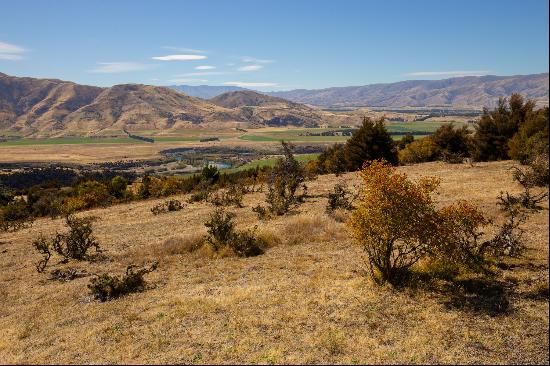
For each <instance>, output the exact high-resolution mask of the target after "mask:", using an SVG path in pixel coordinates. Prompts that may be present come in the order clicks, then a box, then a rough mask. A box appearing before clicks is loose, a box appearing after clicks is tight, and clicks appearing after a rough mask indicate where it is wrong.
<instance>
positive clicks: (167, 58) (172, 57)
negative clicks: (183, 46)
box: [152, 55, 207, 61]
mask: <svg viewBox="0 0 550 366" xmlns="http://www.w3.org/2000/svg"><path fill="white" fill-rule="evenodd" d="M205 58H207V57H206V56H204V55H168V56H155V57H152V59H153V60H158V61H194V60H204V59H205Z"/></svg>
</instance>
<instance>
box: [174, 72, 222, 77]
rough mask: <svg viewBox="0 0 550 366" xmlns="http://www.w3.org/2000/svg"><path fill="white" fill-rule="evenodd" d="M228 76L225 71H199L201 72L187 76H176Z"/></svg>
mask: <svg viewBox="0 0 550 366" xmlns="http://www.w3.org/2000/svg"><path fill="white" fill-rule="evenodd" d="M226 74H228V73H227V72H223V71H199V72H188V73H185V74H178V75H176V76H178V77H179V76H183V77H187V76H207V75H226Z"/></svg>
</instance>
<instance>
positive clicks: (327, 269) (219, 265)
mask: <svg viewBox="0 0 550 366" xmlns="http://www.w3.org/2000/svg"><path fill="white" fill-rule="evenodd" d="M512 165H513V164H512V163H511V162H498V163H483V164H477V165H476V166H475V167H470V166H468V165H466V164H464V165H449V164H444V163H428V164H421V165H416V166H407V167H402V168H399V169H400V170H402V171H405V172H406V173H407V174H409V175H411V176H413V177H417V176H419V175H438V176H440V177H441V178H442V180H443V183H442V186H441V190H440V194H439V195H438V197H437V199H438V202H440V203H441V204H445V203H448V202H451V201H454V200H456V199H469V200H472V201H474V202H475V203H477V204H478V205H479V206H480V207H481V208H482V209H483V210H484V211H485V212H486V213H487V214H488V215H490V216H493V217H498V215H500V214H499V212H498V210H497V208H496V206H495V203H496V196H497V195H498V193H499V192H500V190H508V191H510V192H518V191H519V189H520V187H519V186H518V185H516V184H514V183H513V182H512V178H511V171H509V168H510V167H511V166H512ZM338 180H342V181H345V182H347V183H348V184H353V183H355V184H357V183H359V180H358V177H357V176H356V175H355V174H347V175H344V176H342V177H334V175H327V176H321V177H319V178H318V179H317V180H315V181H313V182H310V183H309V186H310V189H309V192H310V193H311V194H312V195H313V197H312V198H309V199H307V202H306V203H305V204H304V205H303V206H302V207H300V208H299V209H298V211H299V212H296V213H295V214H293V215H290V216H286V217H281V218H276V219H274V220H271V221H267V222H258V221H257V217H256V215H255V213H254V212H252V210H251V208H252V207H253V206H255V205H256V204H257V203H259V202H260V201H261V200H262V199H263V195H262V194H261V193H253V194H249V195H247V196H245V200H244V204H245V207H244V208H240V209H231V210H232V211H234V212H236V213H237V214H238V215H237V227H238V229H245V228H252V227H253V226H254V225H256V224H257V225H258V231H257V232H258V234H259V235H261V236H262V237H263V238H265V239H266V240H267V241H268V242H269V243H270V248H269V249H267V251H266V253H265V254H263V255H261V256H258V257H252V258H238V257H234V256H228V257H219V256H212V255H211V253H208V252H204V251H201V250H198V251H192V250H191V249H192V248H194V246H195V245H196V244H197V243H199V242H200V240H201V237H202V235H204V234H205V233H206V228H205V227H204V226H203V223H204V221H205V220H206V219H207V217H208V215H209V213H210V212H211V211H212V210H213V207H212V206H210V205H207V204H203V203H199V204H189V205H186V207H185V208H184V209H183V210H181V211H177V212H173V213H167V214H164V215H157V216H155V215H153V214H152V213H151V212H150V208H151V207H152V206H153V205H154V204H156V203H158V202H160V201H161V200H149V201H142V202H136V203H130V204H123V205H119V206H114V207H109V208H106V209H96V210H91V211H89V212H85V213H82V215H95V216H98V217H99V218H100V219H99V220H98V221H97V222H96V223H95V232H96V234H97V237H98V239H99V241H100V243H101V245H102V247H103V249H104V250H105V253H104V254H105V257H106V259H104V260H99V261H96V262H93V263H89V262H81V263H78V262H70V263H68V264H57V260H56V259H53V260H51V261H50V266H49V267H48V268H47V271H50V270H52V269H54V268H68V267H73V268H77V269H79V271H81V272H86V273H88V274H91V273H103V272H110V273H116V274H119V273H122V272H123V271H124V269H125V267H126V266H127V265H128V264H130V263H137V264H141V263H149V262H150V261H152V260H160V262H161V264H160V266H159V269H158V270H157V271H156V272H153V273H151V274H149V275H147V277H146V279H147V280H148V282H149V284H150V286H151V288H150V289H148V290H147V291H145V292H143V293H137V294H131V295H128V296H126V297H122V298H120V299H118V300H114V301H110V302H106V303H99V302H97V301H93V300H92V299H91V298H90V296H89V294H88V290H87V288H86V286H87V284H88V282H89V280H90V277H89V276H88V277H82V278H77V279H75V280H73V281H70V282H59V281H54V280H48V274H47V273H42V274H39V273H37V272H36V270H35V263H36V262H37V261H38V259H39V258H40V256H39V255H38V254H37V253H35V252H34V251H33V250H32V249H31V244H30V243H31V240H32V239H33V238H34V237H36V235H37V234H38V233H39V232H43V233H45V234H51V233H53V232H55V230H63V223H62V220H49V219H41V220H38V222H36V223H35V225H34V226H33V227H31V228H28V229H23V230H21V231H19V232H16V233H5V234H1V235H0V252H1V256H0V268H2V271H1V272H0V329H1V330H2V331H1V333H0V334H1V335H0V361H2V362H4V363H199V364H200V363H544V364H548V356H549V353H548V349H549V345H548V342H549V340H548V310H549V307H548V295H547V294H548V292H547V291H548V211H547V210H546V211H542V212H539V213H537V214H535V215H533V216H531V217H530V218H529V220H528V222H527V223H526V229H527V235H526V240H527V243H528V246H529V250H528V252H527V253H526V257H525V258H523V259H519V260H509V261H507V263H508V264H509V267H508V269H506V270H502V273H501V275H500V277H499V281H501V282H505V283H506V284H507V287H506V295H507V298H508V301H509V303H510V306H509V311H508V312H506V313H503V314H499V315H497V316H493V315H492V314H490V312H488V311H485V309H484V308H483V306H481V307H480V308H478V309H475V308H473V307H469V306H467V305H468V304H467V303H463V304H462V303H453V302H450V301H449V296H448V294H446V293H441V292H436V291H431V290H427V289H424V288H421V287H420V288H416V289H413V288H405V289H400V290H397V289H392V288H390V287H379V286H376V285H373V284H372V283H371V282H370V281H369V280H368V278H367V277H365V275H364V264H363V259H362V253H361V251H360V249H359V248H358V247H356V246H354V245H353V244H352V243H351V242H350V240H349V239H348V235H347V233H346V228H345V224H344V223H341V222H337V221H336V220H334V219H333V218H331V217H329V216H327V215H326V214H325V213H324V210H325V205H326V202H327V199H326V198H325V197H322V195H325V194H326V193H328V192H329V191H330V190H331V189H332V187H333V186H334V184H335V183H336V182H337V181H338ZM175 198H178V197H175ZM179 199H185V197H179ZM342 217H343V218H342V220H343V219H345V215H343V216H342ZM342 220H338V221H342ZM203 250H204V249H203ZM190 251H192V252H191V253H189V252H190ZM545 291H546V292H545Z"/></svg>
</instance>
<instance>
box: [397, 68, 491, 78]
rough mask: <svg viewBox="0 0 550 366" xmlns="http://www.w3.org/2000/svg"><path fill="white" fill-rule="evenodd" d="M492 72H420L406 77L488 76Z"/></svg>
mask: <svg viewBox="0 0 550 366" xmlns="http://www.w3.org/2000/svg"><path fill="white" fill-rule="evenodd" d="M489 72H490V71H488V70H475V71H464V70H460V71H418V72H410V73H407V74H405V76H428V77H429V76H482V75H487V74H488V73H489Z"/></svg>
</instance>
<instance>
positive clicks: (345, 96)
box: [0, 73, 548, 136]
mask: <svg viewBox="0 0 550 366" xmlns="http://www.w3.org/2000/svg"><path fill="white" fill-rule="evenodd" d="M175 88H177V89H178V90H185V91H186V92H187V93H188V94H191V95H197V94H200V95H203V96H211V95H215V96H214V97H212V98H209V99H201V98H198V97H194V96H190V95H187V94H184V93H183V92H180V91H176V90H174V89H175ZM235 89H237V90H235ZM221 92H223V93H221ZM515 92H519V93H521V94H523V95H524V96H525V97H526V98H529V99H534V100H536V101H537V102H538V103H539V104H541V105H548V73H545V74H536V75H524V76H509V77H504V76H482V77H463V78H452V79H445V80H434V81H425V80H424V81H403V82H399V83H393V84H375V85H367V86H357V87H342V88H328V89H321V90H293V91H287V92H272V93H263V94H262V93H258V92H255V91H252V90H246V89H242V88H237V87H225V86H222V87H211V86H200V87H190V86H177V87H158V86H150V85H141V84H122V85H115V86H112V87H110V88H100V87H95V86H87V85H79V84H76V83H73V82H68V81H62V80H57V79H34V78H27V77H23V78H21V77H13V76H8V75H6V74H2V73H0V135H1V134H2V133H3V131H12V132H18V133H19V134H21V135H23V136H63V135H116V134H121V133H122V132H121V131H123V130H129V131H139V130H158V131H164V130H178V129H186V128H215V129H217V128H233V127H237V126H243V127H260V126H287V125H293V126H318V125H326V124H328V125H334V126H338V125H354V124H357V123H359V122H360V120H361V117H362V116H364V115H370V116H377V114H376V112H373V111H369V110H367V109H360V108H359V109H356V110H354V111H347V112H345V113H335V112H330V111H327V110H322V109H321V108H319V107H366V106H368V107H374V106H381V107H405V106H410V107H460V108H481V107H483V106H488V107H492V106H494V105H495V104H496V102H497V101H498V98H499V97H502V96H509V95H511V94H512V93H515ZM220 93H221V94H220ZM318 106H319V107H318ZM384 113H385V112H384Z"/></svg>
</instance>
